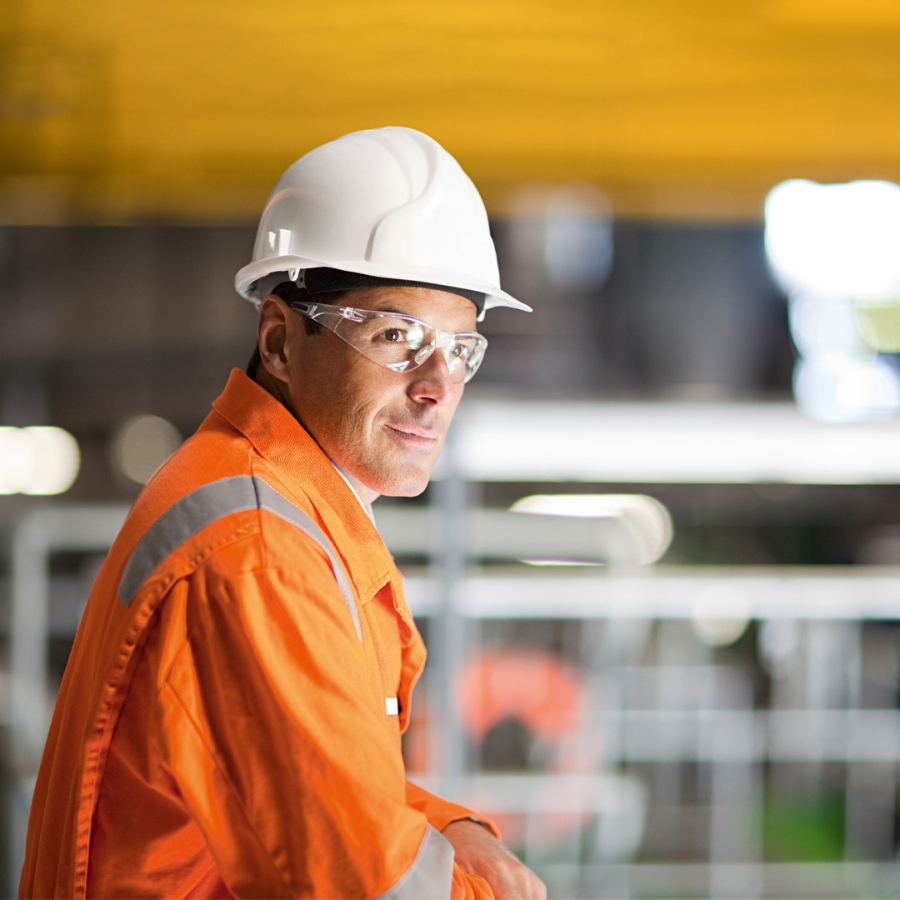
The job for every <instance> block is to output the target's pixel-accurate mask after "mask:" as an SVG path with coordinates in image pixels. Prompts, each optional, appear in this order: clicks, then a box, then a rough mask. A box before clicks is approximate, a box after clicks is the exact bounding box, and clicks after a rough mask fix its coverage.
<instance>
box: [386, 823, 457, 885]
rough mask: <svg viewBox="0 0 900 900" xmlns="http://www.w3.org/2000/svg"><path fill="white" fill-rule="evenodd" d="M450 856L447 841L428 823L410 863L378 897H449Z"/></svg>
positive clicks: (451, 875) (451, 860)
mask: <svg viewBox="0 0 900 900" xmlns="http://www.w3.org/2000/svg"><path fill="white" fill-rule="evenodd" d="M453 856H454V853H453V845H452V844H451V843H450V841H448V840H447V838H445V837H444V836H443V835H442V834H441V833H440V832H439V831H438V830H437V829H436V828H432V826H431V825H429V826H428V830H427V831H426V832H425V837H424V838H422V843H421V844H420V845H419V852H418V853H417V854H416V859H415V861H414V862H413V864H412V865H411V866H410V867H409V868H408V869H407V870H406V874H405V875H404V876H403V877H402V878H401V879H400V880H399V881H398V882H397V883H396V884H395V885H394V886H393V887H392V888H391V889H390V890H389V891H387V892H386V893H384V894H382V895H381V897H379V898H378V900H450V889H451V888H452V887H453Z"/></svg>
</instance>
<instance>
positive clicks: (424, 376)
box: [409, 345, 455, 404]
mask: <svg viewBox="0 0 900 900" xmlns="http://www.w3.org/2000/svg"><path fill="white" fill-rule="evenodd" d="M435 349H437V348H435V347H434V345H432V346H431V348H430V350H429V353H428V355H427V357H426V359H425V362H424V363H422V365H420V366H419V367H418V368H417V369H414V370H413V371H412V372H411V373H410V374H411V375H412V383H411V385H410V391H409V395H410V397H412V399H413V400H416V401H418V402H420V403H421V402H431V403H436V404H440V403H446V402H448V401H449V400H452V399H453V398H454V396H455V390H454V388H455V385H454V383H453V378H452V376H451V374H450V366H449V361H448V359H447V357H448V355H449V352H450V351H449V348H445V347H441V348H439V349H440V352H438V353H435V352H434V351H435ZM420 352H421V351H420Z"/></svg>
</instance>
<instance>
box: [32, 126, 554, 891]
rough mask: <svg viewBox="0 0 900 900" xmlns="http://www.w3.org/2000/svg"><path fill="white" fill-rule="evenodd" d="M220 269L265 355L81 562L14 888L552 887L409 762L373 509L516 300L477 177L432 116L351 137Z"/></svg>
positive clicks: (395, 620)
mask: <svg viewBox="0 0 900 900" xmlns="http://www.w3.org/2000/svg"><path fill="white" fill-rule="evenodd" d="M236 285H237V288H238V290H239V291H240V293H242V294H243V295H244V296H245V297H247V298H249V299H252V300H254V301H255V302H257V304H258V305H259V307H260V317H259V330H258V341H259V343H258V350H257V352H256V354H255V355H254V359H253V361H252V362H251V365H250V367H249V369H248V374H244V373H243V372H240V371H237V370H236V371H235V372H233V373H232V375H231V378H230V379H229V381H228V384H227V386H226V388H225V391H224V393H223V394H222V396H221V397H219V399H218V400H217V401H216V402H215V403H214V404H213V412H212V413H211V414H210V415H209V417H208V418H207V419H206V421H205V422H204V423H203V425H202V426H201V428H200V429H199V431H198V432H197V434H196V435H194V437H193V438H192V439H191V440H189V441H188V442H187V443H186V444H185V445H184V446H183V447H182V448H181V450H179V452H178V453H177V454H176V455H175V456H174V457H173V458H172V459H171V460H170V461H169V462H168V463H167V464H166V465H165V466H164V467H163V468H162V469H161V470H160V472H159V473H157V475H156V476H155V477H154V479H153V480H152V481H151V482H150V484H149V485H148V486H147V488H146V489H145V490H144V492H143V493H142V494H141V496H140V497H139V498H138V500H137V502H136V503H135V506H134V508H133V509H132V511H131V513H130V515H129V517H128V520H127V521H126V523H125V525H124V527H123V529H122V532H121V533H120V535H119V537H118V538H117V540H116V542H115V544H114V545H113V547H112V549H111V551H110V553H109V556H108V557H107V560H106V562H105V564H104V567H103V570H102V571H101V573H100V575H99V577H98V579H97V583H96V585H95V587H94V590H93V591H92V593H91V597H90V599H89V601H88V605H87V608H86V610H85V614H84V618H83V621H82V624H81V627H80V629H79V632H78V635H77V637H76V640H75V644H74V646H73V649H72V655H71V659H70V663H69V666H68V668H67V671H66V675H65V678H64V680H63V684H62V687H61V690H60V695H59V699H58V702H57V707H56V711H55V714H54V718H53V723H52V725H51V729H50V734H49V737H48V741H47V747H46V750H45V753H44V759H43V762H42V765H41V770H40V774H39V776H38V781H37V786H36V788H35V793H34V801H33V805H32V814H31V820H30V823H29V834H28V843H27V856H26V862H25V867H24V871H23V875H22V882H21V887H20V893H21V894H22V895H23V896H66V897H83V896H106V897H128V896H159V897H229V896H238V897H289V896H291V897H391V898H417V900H418V898H428V897H450V896H453V897H491V896H495V897H505V898H526V897H541V896H543V885H541V884H540V882H539V881H538V880H537V879H536V878H535V876H533V875H532V874H531V873H530V872H529V871H528V870H527V869H526V868H525V867H524V866H522V865H521V864H520V863H519V862H518V861H517V860H516V859H515V858H514V857H513V856H512V854H511V853H509V851H508V850H506V848H505V847H504V846H503V845H502V844H501V843H500V841H499V840H498V839H497V837H496V836H495V835H494V833H492V829H491V826H490V825H489V823H486V822H483V821H480V820H478V819H477V817H475V815H474V814H473V813H472V812H471V811H470V810H468V809H466V808H464V807H461V806H458V805H456V804H452V803H449V802H447V801H444V800H442V799H440V798H438V797H435V796H433V795H431V794H429V793H427V792H426V791H423V790H421V789H420V788H417V787H415V786H414V785H411V784H409V783H407V782H406V778H405V772H404V767H403V760H402V756H401V752H400V735H401V733H402V731H403V729H404V728H405V726H406V723H407V717H408V714H409V708H410V695H411V691H412V688H413V685H414V683H415V681H416V679H417V678H418V676H419V674H420V673H421V669H422V666H423V664H424V647H423V645H422V641H421V638H420V637H419V635H418V633H417V631H416V629H415V625H414V624H413V621H412V618H411V616H410V613H409V609H408V607H407V605H406V602H405V600H404V599H403V593H402V586H401V579H400V575H399V573H398V572H397V570H396V569H395V567H394V565H393V561H392V559H391V557H390V555H389V554H388V553H387V551H386V549H385V547H384V545H383V542H382V541H381V539H380V537H379V536H378V533H377V531H376V530H375V527H374V525H373V523H372V521H371V512H370V504H371V502H372V501H373V500H374V499H375V498H376V497H378V496H379V495H380V494H390V495H398V496H406V495H414V494H418V493H420V492H421V491H422V490H423V489H424V487H425V485H426V484H427V482H428V478H429V474H430V471H431V468H432V466H433V465H434V462H435V460H436V459H437V456H438V454H439V453H440V450H441V446H442V444H443V441H444V438H445V436H446V433H447V428H448V426H449V424H450V420H451V418H452V416H453V413H454V410H455V409H456V406H457V404H458V403H459V400H460V397H461V396H462V392H463V387H464V384H465V382H466V381H467V380H468V379H469V378H471V376H472V375H473V374H474V373H475V370H476V369H477V368H478V365H479V363H480V361H481V358H482V356H483V354H484V350H485V347H486V341H485V340H484V338H482V337H481V336H480V335H478V334H477V332H476V331H475V324H476V318H477V317H478V316H479V315H481V314H483V312H484V310H485V309H487V308H489V307H491V306H496V305H507V306H513V307H517V308H524V309H527V307H524V306H523V305H522V304H520V303H518V301H516V300H514V299H513V298H512V297H509V296H508V295H507V294H504V293H503V292H502V291H501V290H500V287H499V278H498V275H497V267H496V257H495V255H494V249H493V245H492V243H491V240H490V235H489V233H488V230H487V218H486V215H485V212H484V207H483V205H482V204H481V200H480V198H479V197H478V194H477V192H476V191H475V188H474V186H472V184H471V182H470V181H469V180H468V178H467V177H466V176H465V174H464V173H463V172H462V170H461V169H460V168H459V166H458V164H457V163H456V162H455V160H453V158H452V157H450V156H449V155H448V154H447V153H446V152H445V151H444V150H443V149H442V148H441V147H440V146H439V145H437V144H436V143H435V142H434V141H432V140H431V139H430V138H428V137H426V136H425V135H423V134H420V133H418V132H415V131H411V130H409V129H403V128H387V129H379V130H376V131H370V132H360V133H357V134H351V135H347V136H346V137H344V138H341V139H339V140H337V141H333V142H332V143H330V144H326V145H324V146H323V147H320V148H318V149H317V150H314V151H312V152H311V153H309V154H307V155H306V156H305V157H303V158H302V159H301V160H299V161H298V162H297V163H295V164H294V165H293V166H292V167H291V168H290V169H289V170H288V171H287V172H286V173H285V175H284V176H283V177H282V179H281V181H280V182H279V183H278V185H276V187H275V190H274V191H273V193H272V195H271V197H270V199H269V202H268V204H267V206H266V209H265V211H264V213H263V216H262V220H261V222H260V227H259V233H258V236H257V241H256V247H255V250H254V258H253V262H251V263H250V264H249V265H248V266H246V267H245V268H244V269H242V270H241V271H240V272H239V273H238V276H237V278H236ZM248 376H249V377H248Z"/></svg>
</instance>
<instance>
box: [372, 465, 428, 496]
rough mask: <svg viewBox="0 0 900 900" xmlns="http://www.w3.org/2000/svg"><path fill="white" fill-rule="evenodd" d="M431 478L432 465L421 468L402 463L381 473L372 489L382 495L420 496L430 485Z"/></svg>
mask: <svg viewBox="0 0 900 900" xmlns="http://www.w3.org/2000/svg"><path fill="white" fill-rule="evenodd" d="M430 478H431V466H428V467H427V468H421V467H419V466H409V465H407V466H403V465H402V464H401V465H398V466H397V468H396V469H392V470H391V471H390V472H382V473H379V475H378V477H377V478H375V479H374V480H375V481H377V484H373V485H372V489H373V490H376V491H378V493H379V494H381V496H382V497H418V496H419V494H421V493H422V491H424V490H425V488H427V487H428V481H429V479H430Z"/></svg>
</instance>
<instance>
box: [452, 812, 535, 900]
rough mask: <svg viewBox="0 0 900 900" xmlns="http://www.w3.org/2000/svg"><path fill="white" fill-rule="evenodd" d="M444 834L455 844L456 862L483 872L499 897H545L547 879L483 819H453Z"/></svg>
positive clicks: (500, 899)
mask: <svg viewBox="0 0 900 900" xmlns="http://www.w3.org/2000/svg"><path fill="white" fill-rule="evenodd" d="M442 833H443V835H444V837H445V838H447V840H448V841H450V843H451V844H453V850H454V852H455V854H456V857H455V859H456V864H457V865H458V866H460V867H461V868H462V869H463V870H464V871H466V872H470V873H472V874H474V875H480V876H481V877H482V878H483V879H484V880H485V881H486V882H487V883H488V884H489V885H490V887H491V890H492V891H493V893H494V897H495V898H496V900H546V898H547V888H546V887H545V886H544V882H543V881H541V880H540V878H538V877H537V875H535V874H534V872H532V871H531V869H529V868H528V867H527V866H525V865H523V864H522V863H521V862H520V861H519V859H518V858H517V857H516V856H515V854H514V853H513V852H512V851H511V850H510V849H509V847H507V846H506V844H504V843H503V842H502V841H500V840H498V839H497V838H496V837H495V836H494V835H493V834H492V833H491V832H490V831H489V830H488V829H487V827H486V826H484V825H482V824H481V823H480V822H475V821H473V820H472V819H462V820H459V821H456V822H451V823H450V824H449V825H447V826H446V827H445V828H444V829H443V832H442Z"/></svg>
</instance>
